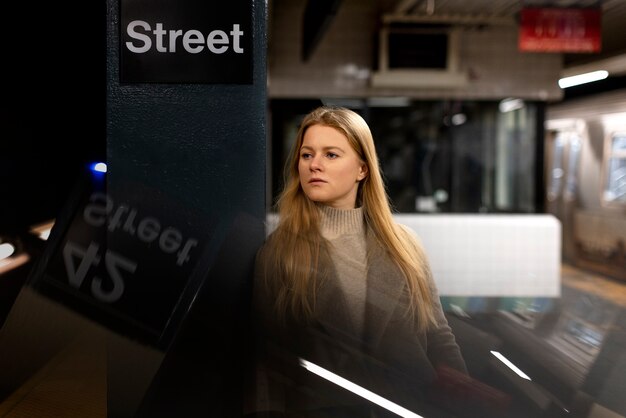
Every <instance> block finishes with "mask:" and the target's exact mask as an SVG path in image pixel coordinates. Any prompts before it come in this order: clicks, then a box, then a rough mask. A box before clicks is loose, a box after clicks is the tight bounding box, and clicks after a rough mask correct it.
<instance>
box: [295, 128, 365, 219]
mask: <svg viewBox="0 0 626 418" xmlns="http://www.w3.org/2000/svg"><path fill="white" fill-rule="evenodd" d="M298 172H299V174H300V185H301V186H302V190H304V194H306V196H307V197H308V198H309V199H311V200H312V201H314V202H319V203H323V204H325V205H327V206H331V207H333V208H335V209H354V206H355V204H356V196H357V191H358V188H359V182H360V181H361V180H363V179H364V178H365V176H366V175H367V166H366V165H365V163H363V161H361V159H360V158H359V156H358V155H357V153H356V152H355V151H354V150H353V149H352V147H351V146H350V143H349V142H348V138H346V136H345V135H344V134H342V133H341V132H340V131H338V130H337V129H335V128H331V127H330V126H324V125H313V126H310V127H309V128H308V129H307V130H306V132H305V133H304V138H303V141H302V146H301V147H300V159H299V162H298Z"/></svg>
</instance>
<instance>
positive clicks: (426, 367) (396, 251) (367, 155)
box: [249, 107, 465, 417]
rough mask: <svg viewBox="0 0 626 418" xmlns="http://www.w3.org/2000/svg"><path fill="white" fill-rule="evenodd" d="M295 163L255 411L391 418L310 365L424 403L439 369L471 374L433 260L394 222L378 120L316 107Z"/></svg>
mask: <svg viewBox="0 0 626 418" xmlns="http://www.w3.org/2000/svg"><path fill="white" fill-rule="evenodd" d="M286 170H287V172H286V175H287V181H286V185H285V188H284V190H283V192H282V194H281V196H280V198H279V200H278V205H277V206H278V212H279V223H278V226H277V227H276V229H275V231H274V232H273V233H272V234H271V235H270V236H269V237H268V239H267V241H266V243H265V244H264V246H263V247H262V248H261V249H260V250H259V253H258V255H257V263H256V273H255V292H254V300H255V308H256V313H257V318H258V321H259V329H260V334H261V336H262V340H261V341H262V343H261V345H260V360H259V363H258V368H257V376H256V378H257V381H256V383H255V385H256V395H255V396H256V398H255V399H254V405H250V406H249V409H251V410H254V411H279V412H280V413H281V414H282V415H283V416H285V415H286V416H290V417H291V416H294V417H317V416H323V417H339V416H341V417H344V416H346V417H348V416H350V417H351V416H355V417H360V416H364V417H370V416H372V415H376V416H382V415H384V412H383V410H382V409H379V408H376V411H377V412H373V411H374V409H371V408H373V407H372V405H373V404H372V403H371V402H369V401H367V400H365V399H364V397H363V396H358V395H355V394H353V393H352V392H350V391H349V390H345V389H342V388H341V387H340V386H339V385H337V384H336V383H331V382H330V381H328V380H327V378H322V377H319V376H318V375H316V374H315V373H313V372H311V370H312V367H311V364H314V365H315V366H320V367H322V368H323V369H325V370H328V371H330V372H332V373H333V374H334V375H338V376H341V378H343V379H347V380H348V381H350V382H352V383H354V384H356V385H359V386H360V387H363V388H365V389H367V390H369V391H371V392H373V393H375V394H377V395H379V396H382V397H384V398H386V399H388V400H390V401H392V402H394V403H396V404H399V405H401V406H403V407H405V408H408V409H414V410H423V408H424V405H425V401H426V400H427V397H428V394H429V393H430V392H429V390H430V388H431V387H432V383H433V382H434V381H435V378H436V373H437V370H438V368H439V367H448V368H454V369H456V370H458V371H460V372H463V373H464V372H465V364H464V362H463V359H462V357H461V354H460V351H459V347H458V345H457V344H456V342H455V339H454V336H453V335H452V333H451V331H450V328H449V326H448V324H447V322H446V319H445V317H444V315H443V312H442V309H441V305H440V302H439V298H438V295H437V291H436V288H435V286H434V284H433V281H432V278H431V273H430V270H429V267H428V262H427V259H426V256H425V254H424V252H423V250H422V249H421V247H420V245H419V243H418V241H417V239H416V237H415V236H414V235H413V234H412V233H411V232H410V231H409V230H408V229H405V228H404V227H401V226H400V225H398V224H396V223H395V222H394V219H393V217H392V213H391V210H390V206H389V202H388V198H387V195H386V193H385V188H384V184H383V180H382V176H381V173H380V170H379V164H378V159H377V156H376V150H375V147H374V142H373V139H372V135H371V132H370V130H369V127H368V126H367V124H366V122H365V121H364V120H363V119H362V118H361V117H360V116H359V115H358V114H357V113H355V112H353V111H351V110H349V109H345V108H336V107H320V108H318V109H315V110H314V111H313V112H311V113H310V114H308V115H307V116H306V117H305V118H304V120H303V122H302V124H301V127H300V129H299V132H298V135H297V138H296V142H295V144H294V148H293V150H292V153H291V157H290V159H289V161H288V162H287V166H286ZM315 366H313V367H315ZM316 370H317V369H316ZM342 382H343V381H342Z"/></svg>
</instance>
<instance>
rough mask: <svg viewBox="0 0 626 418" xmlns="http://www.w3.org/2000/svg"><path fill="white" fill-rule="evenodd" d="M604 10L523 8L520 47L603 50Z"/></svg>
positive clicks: (570, 51)
mask: <svg viewBox="0 0 626 418" xmlns="http://www.w3.org/2000/svg"><path fill="white" fill-rule="evenodd" d="M601 44H602V42H601V9H600V8H599V7H594V8H578V9H575V8H539V7H533V8H524V9H522V11H521V23H520V27H519V38H518V47H519V50H520V51H523V52H562V53H593V52H599V51H600V49H601Z"/></svg>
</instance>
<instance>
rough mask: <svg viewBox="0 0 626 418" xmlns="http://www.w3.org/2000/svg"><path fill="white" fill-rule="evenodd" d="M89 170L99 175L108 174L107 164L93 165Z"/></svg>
mask: <svg viewBox="0 0 626 418" xmlns="http://www.w3.org/2000/svg"><path fill="white" fill-rule="evenodd" d="M89 168H90V169H91V171H95V172H97V173H106V172H107V165H106V163H93V164H91V166H90V167H89Z"/></svg>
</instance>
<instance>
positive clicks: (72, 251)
mask: <svg viewBox="0 0 626 418" xmlns="http://www.w3.org/2000/svg"><path fill="white" fill-rule="evenodd" d="M99 251H100V246H99V245H98V244H96V243H95V242H91V243H90V244H89V247H88V248H85V247H83V246H82V245H79V244H76V243H74V242H72V241H68V242H67V243H66V244H65V247H64V248H63V261H64V262H65V270H66V271H67V277H68V280H69V283H70V286H72V287H75V288H76V289H79V288H80V287H81V285H82V284H83V282H84V281H85V278H87V274H88V273H89V270H90V269H91V267H92V266H93V267H96V266H98V265H99V264H100V262H101V261H102V256H101V255H100V254H99ZM75 260H78V263H75V262H74V261H75ZM77 264H78V265H77ZM104 265H105V267H106V272H107V274H108V276H109V278H110V279H111V281H112V282H113V288H112V289H111V290H108V291H106V290H104V289H103V288H102V279H101V278H100V277H95V276H94V277H93V279H92V280H91V293H92V294H93V296H94V297H95V298H96V299H98V300H100V301H102V302H107V303H113V302H115V301H117V300H118V299H119V298H120V297H122V295H123V294H124V279H123V278H122V274H121V272H122V271H127V272H129V273H131V274H132V273H134V272H135V270H136V269H137V263H135V262H134V261H131V260H129V259H127V258H126V257H123V256H121V255H120V254H118V253H116V252H115V251H111V250H106V251H105V252H104Z"/></svg>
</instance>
